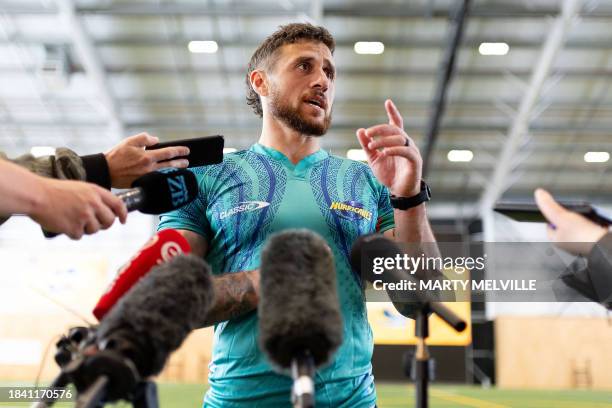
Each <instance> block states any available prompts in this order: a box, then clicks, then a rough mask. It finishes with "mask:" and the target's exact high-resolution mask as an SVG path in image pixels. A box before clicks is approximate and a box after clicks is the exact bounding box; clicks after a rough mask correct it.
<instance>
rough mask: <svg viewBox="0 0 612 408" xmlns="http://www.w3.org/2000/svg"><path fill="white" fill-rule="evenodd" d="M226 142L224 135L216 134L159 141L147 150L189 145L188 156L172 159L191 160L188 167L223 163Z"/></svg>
mask: <svg viewBox="0 0 612 408" xmlns="http://www.w3.org/2000/svg"><path fill="white" fill-rule="evenodd" d="M224 144H225V139H224V138H223V136H222V135H215V136H205V137H197V138H195V139H182V140H172V141H170V142H163V143H158V144H156V145H153V146H148V147H147V148H146V150H157V149H163V148H164V147H170V146H187V147H188V148H189V155H188V156H183V157H175V158H174V159H172V160H176V159H187V160H189V166H188V167H198V166H206V165H209V164H218V163H221V162H222V161H223V146H224ZM162 163H163V162H162Z"/></svg>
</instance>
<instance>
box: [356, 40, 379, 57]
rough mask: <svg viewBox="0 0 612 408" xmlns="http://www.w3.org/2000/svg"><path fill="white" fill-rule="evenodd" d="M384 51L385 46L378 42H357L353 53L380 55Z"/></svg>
mask: <svg viewBox="0 0 612 408" xmlns="http://www.w3.org/2000/svg"><path fill="white" fill-rule="evenodd" d="M384 51H385V44H383V43H381V42H380V41H357V42H356V43H355V52H356V53H357V54H374V55H376V54H382V53H383V52H384Z"/></svg>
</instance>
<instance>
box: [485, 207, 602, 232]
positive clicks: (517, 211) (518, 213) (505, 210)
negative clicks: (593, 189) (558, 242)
mask: <svg viewBox="0 0 612 408" xmlns="http://www.w3.org/2000/svg"><path fill="white" fill-rule="evenodd" d="M558 203H559V204H560V205H562V206H563V207H565V208H567V209H568V210H570V211H573V212H576V213H578V214H580V215H583V216H585V217H586V218H588V219H589V220H591V221H593V222H594V223H596V224H599V225H601V226H603V227H607V226H609V225H612V217H611V216H610V215H608V214H606V213H605V212H604V211H602V210H601V209H599V208H597V207H594V206H593V205H591V204H590V203H588V202H586V201H559V202H558ZM493 211H495V212H498V213H500V214H504V215H505V216H507V217H510V218H512V219H513V220H515V221H520V222H548V221H547V220H546V218H545V217H544V215H543V214H542V213H541V212H540V209H539V208H538V206H537V205H536V203H528V202H527V203H526V202H517V201H498V202H497V203H495V206H494V207H493Z"/></svg>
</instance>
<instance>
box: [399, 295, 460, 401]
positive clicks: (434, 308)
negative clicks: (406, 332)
mask: <svg viewBox="0 0 612 408" xmlns="http://www.w3.org/2000/svg"><path fill="white" fill-rule="evenodd" d="M431 313H435V314H437V315H438V316H439V317H440V318H441V319H442V320H443V321H444V322H445V323H446V324H448V325H449V326H451V327H452V328H453V329H454V330H455V331H457V332H462V331H463V330H465V328H466V327H467V323H466V322H465V321H464V320H463V319H461V318H460V317H459V316H457V315H456V314H455V313H454V312H453V311H451V310H450V309H448V308H447V307H446V306H444V305H443V304H442V303H440V302H433V301H425V302H420V303H418V306H417V311H416V318H415V321H414V328H415V330H414V332H415V335H416V337H417V345H416V353H415V354H414V357H413V359H412V370H410V371H411V378H412V379H413V380H414V382H415V390H416V392H415V397H416V408H427V407H428V406H429V380H430V378H432V377H433V371H434V367H433V364H432V360H431V358H430V355H429V350H428V348H427V342H426V340H427V338H428V337H429V315H430V314H431Z"/></svg>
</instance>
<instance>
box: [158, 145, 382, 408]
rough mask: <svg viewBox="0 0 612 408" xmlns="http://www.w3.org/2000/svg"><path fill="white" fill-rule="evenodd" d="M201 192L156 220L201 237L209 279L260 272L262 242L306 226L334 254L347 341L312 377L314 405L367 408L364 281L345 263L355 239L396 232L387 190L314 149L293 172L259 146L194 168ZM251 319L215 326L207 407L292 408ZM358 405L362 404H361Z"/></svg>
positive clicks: (350, 164) (284, 381)
mask: <svg viewBox="0 0 612 408" xmlns="http://www.w3.org/2000/svg"><path fill="white" fill-rule="evenodd" d="M192 171H193V173H194V174H195V175H196V177H197V179H198V184H199V188H200V192H199V195H198V197H197V198H196V199H195V201H193V202H192V203H190V204H189V205H187V206H185V207H183V208H181V209H179V210H177V211H173V212H170V213H167V214H164V215H162V216H161V221H160V224H159V229H160V230H161V229H166V228H175V229H183V230H190V231H193V232H196V233H198V234H200V235H202V236H204V237H205V238H206V240H207V241H208V248H209V249H208V255H207V256H206V261H207V262H208V263H209V264H210V266H211V268H212V270H213V273H214V274H221V273H228V272H230V273H231V272H239V271H245V270H251V269H256V268H258V267H259V262H260V251H261V249H262V247H263V245H264V244H265V242H266V238H267V237H268V236H269V235H270V234H272V233H274V232H278V231H282V230H285V229H288V228H307V229H310V230H312V231H315V232H317V233H318V234H320V235H321V236H322V237H323V238H324V239H325V240H326V241H327V242H328V244H329V246H330V247H331V249H332V251H333V254H334V259H335V266H336V274H337V282H338V294H339V300H340V305H341V308H342V316H343V320H344V341H343V343H342V345H341V347H340V348H339V349H338V352H337V353H336V355H335V358H334V359H333V361H332V362H331V363H330V364H329V365H328V366H327V367H325V368H322V369H320V370H319V371H318V372H317V376H316V387H317V388H316V396H317V407H319V406H321V407H325V406H330V407H341V406H347V407H348V406H350V407H357V406H364V407H371V406H373V405H374V401H375V399H376V395H375V391H374V385H373V381H372V377H371V358H372V349H373V341H372V331H371V328H370V325H369V323H368V320H367V313H366V304H365V298H364V295H363V292H362V289H361V278H360V276H359V275H358V274H357V273H356V272H355V271H353V270H352V268H351V266H350V263H349V253H350V249H351V245H352V244H353V242H354V241H355V239H356V238H357V237H358V236H360V235H363V234H368V233H371V232H375V231H378V232H383V231H386V230H388V229H390V228H393V226H394V221H393V209H392V207H391V205H390V202H389V192H388V190H387V188H386V187H384V186H383V185H382V184H380V182H378V180H376V178H375V177H374V175H373V174H372V172H371V170H370V168H369V167H368V166H367V165H366V164H364V163H360V162H356V161H353V160H349V159H345V158H342V157H337V156H332V155H330V154H329V153H327V152H326V151H325V150H319V151H317V152H315V153H313V154H311V155H309V156H307V157H305V158H304V159H302V160H301V161H300V162H299V163H297V164H295V165H294V164H293V163H291V161H289V159H288V158H287V157H285V156H284V155H283V154H282V153H281V152H279V151H277V150H274V149H272V148H268V147H265V146H263V145H260V144H255V145H253V146H252V147H251V148H250V149H248V150H244V151H239V152H236V153H230V154H226V155H225V156H224V159H223V163H221V164H217V165H212V166H205V167H197V168H193V169H192ZM257 332H258V328H257V313H256V312H251V313H249V314H247V315H245V316H243V317H240V318H237V319H233V320H230V321H226V322H223V323H220V324H217V325H216V326H215V334H214V345H213V355H212V361H211V363H210V375H209V382H210V386H211V388H210V390H209V392H208V393H207V395H206V399H205V403H204V404H205V406H211V407H216V406H223V407H234V406H235V407H243V406H244V407H247V406H248V407H254V406H262V407H275V408H276V407H279V406H287V405H289V395H290V387H291V381H290V379H289V377H286V376H282V375H278V374H276V373H274V372H273V371H272V369H271V366H270V365H269V364H268V362H267V361H266V358H265V357H264V355H263V353H262V352H261V351H260V349H259V347H258V344H257ZM361 401H363V404H362V403H361Z"/></svg>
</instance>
